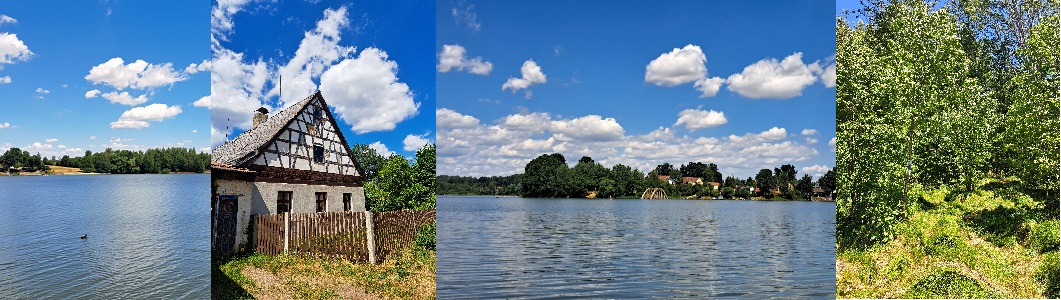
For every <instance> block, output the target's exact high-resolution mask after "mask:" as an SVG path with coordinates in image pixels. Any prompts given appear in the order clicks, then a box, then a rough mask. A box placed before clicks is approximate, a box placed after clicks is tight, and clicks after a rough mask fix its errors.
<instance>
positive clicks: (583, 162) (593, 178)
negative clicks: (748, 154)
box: [436, 153, 836, 200]
mask: <svg viewBox="0 0 1061 300" xmlns="http://www.w3.org/2000/svg"><path fill="white" fill-rule="evenodd" d="M796 173H797V171H796V169H795V167H794V166H792V165H783V166H781V167H779V168H775V169H774V170H773V171H772V170H770V169H762V170H760V171H759V174H758V175H756V177H755V178H752V177H749V178H747V179H740V178H737V177H735V176H726V177H723V175H722V173H721V172H719V171H718V166H717V165H715V164H713V163H708V164H704V163H702V162H689V163H688V164H683V165H680V166H678V167H674V166H673V165H671V164H670V163H663V164H660V165H657V166H656V168H655V169H653V170H652V171H649V172H648V174H645V173H643V172H641V171H639V170H637V169H634V168H631V167H629V166H625V165H623V164H616V165H614V166H612V167H611V168H607V167H604V166H603V165H601V164H600V163H598V162H596V161H594V160H593V158H591V157H588V156H583V157H582V158H581V159H579V161H578V163H576V164H575V166H574V167H568V164H567V161H566V159H565V158H564V156H563V155H562V154H559V153H553V154H542V155H541V156H538V157H537V158H535V159H533V160H531V161H530V162H528V163H527V165H526V166H525V167H524V173H522V174H515V175H511V176H491V177H478V178H475V177H462V176H450V175H439V176H438V178H437V182H438V186H437V189H436V192H437V193H439V194H462V195H467V194H472V195H518V196H523V197H544V198H556V197H571V198H583V197H587V196H589V195H590V194H594V196H596V197H640V196H641V195H642V194H643V193H644V191H645V189H647V188H661V189H663V190H664V191H665V192H666V193H667V195H668V196H669V197H671V198H677V197H683V198H684V197H690V196H696V197H722V198H724V199H750V198H752V197H762V199H776V200H781V199H785V200H797V199H808V198H809V197H810V195H811V194H812V193H813V188H814V186H815V185H816V184H817V185H819V186H820V187H821V188H822V189H823V190H825V191H824V193H823V194H826V195H828V194H829V193H830V192H832V191H833V190H835V187H836V174H835V173H834V172H833V171H829V172H827V173H826V174H825V175H824V176H822V178H819V179H818V181H814V180H813V178H812V177H811V176H810V175H803V177H801V178H799V179H797V178H796ZM661 175H663V176H667V177H669V178H666V177H663V178H661V177H660V176H661ZM682 177H697V178H701V181H702V182H703V183H704V184H689V183H682ZM664 178H666V179H673V180H674V182H668V181H665V180H664ZM708 182H717V183H718V184H719V186H718V188H717V189H716V188H715V186H714V185H711V184H707V183H708ZM756 188H759V190H758V192H756Z"/></svg>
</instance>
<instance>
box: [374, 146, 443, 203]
mask: <svg viewBox="0 0 1061 300" xmlns="http://www.w3.org/2000/svg"><path fill="white" fill-rule="evenodd" d="M414 161H415V163H413V164H412V165H410V164H409V161H406V160H405V158H404V157H402V156H400V155H393V156H391V157H390V158H389V159H388V160H387V161H386V163H385V164H384V165H383V167H382V168H381V169H380V171H379V174H377V175H376V178H375V179H374V180H372V181H369V182H368V183H366V184H365V197H366V198H367V202H368V203H367V204H368V205H367V206H368V209H369V210H371V211H394V210H403V209H418V210H424V209H435V176H434V173H435V145H433V144H431V145H426V146H424V147H423V148H421V149H420V150H418V151H417V152H416V158H415V159H414Z"/></svg>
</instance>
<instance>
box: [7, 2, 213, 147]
mask: <svg viewBox="0 0 1061 300" xmlns="http://www.w3.org/2000/svg"><path fill="white" fill-rule="evenodd" d="M56 6H57V3H54V1H15V2H10V3H5V4H4V5H3V8H2V9H0V99H2V100H0V102H3V107H4V109H0V151H6V150H7V149H8V148H12V147H18V148H21V149H22V150H26V151H29V152H30V153H34V154H35V153H40V154H41V155H44V156H47V157H51V156H58V157H61V156H62V155H64V154H66V155H71V156H82V155H84V153H85V150H91V151H94V152H95V151H102V150H104V149H106V148H113V149H127V150H143V149H148V148H159V147H186V148H187V147H193V148H196V149H199V150H204V151H208V150H209V138H210V137H209V134H210V131H209V123H208V120H209V117H210V112H209V110H207V109H205V108H199V107H195V106H193V105H192V103H193V102H195V101H197V100H199V99H200V98H202V97H204V96H207V95H208V94H209V93H210V75H209V73H206V72H199V71H200V70H199V67H198V66H199V65H200V64H202V62H203V61H204V60H206V59H208V58H209V57H210V51H209V50H210V49H209V46H210V39H209V36H208V35H207V34H206V32H208V31H209V30H210V29H209V28H210V27H209V26H210V25H209V22H210V21H209V20H210V15H209V4H207V3H192V2H186V1H170V2H154V1H151V2H146V1H65V2H63V3H62V9H55V8H56ZM45 12H46V13H45ZM189 67H190V68H189Z"/></svg>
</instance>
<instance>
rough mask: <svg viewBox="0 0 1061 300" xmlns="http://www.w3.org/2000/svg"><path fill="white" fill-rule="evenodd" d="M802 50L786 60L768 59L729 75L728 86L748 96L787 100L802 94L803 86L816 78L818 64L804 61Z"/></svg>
mask: <svg viewBox="0 0 1061 300" xmlns="http://www.w3.org/2000/svg"><path fill="white" fill-rule="evenodd" d="M802 58H803V53H800V52H796V53H794V54H792V55H789V56H788V57H785V59H784V60H782V61H780V62H778V61H777V59H773V58H769V59H763V60H760V61H758V62H756V63H754V64H752V65H750V66H747V67H745V68H744V71H743V72H741V73H739V74H733V75H730V76H729V78H728V79H726V82H727V83H728V84H729V87H728V89H729V90H730V91H733V92H736V93H737V94H740V95H741V96H743V97H745V98H752V99H762V98H771V99H787V98H792V97H796V96H799V95H802V94H803V89H804V88H806V87H807V86H809V85H811V84H812V83H814V81H816V80H817V76H815V71H814V69H820V67H818V66H817V63H815V64H812V65H810V66H808V65H805V64H803V59H802Z"/></svg>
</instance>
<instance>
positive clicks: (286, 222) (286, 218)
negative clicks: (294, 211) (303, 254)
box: [284, 211, 291, 254]
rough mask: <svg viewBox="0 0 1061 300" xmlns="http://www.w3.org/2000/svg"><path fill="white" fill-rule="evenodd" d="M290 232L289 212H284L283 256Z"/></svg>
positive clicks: (285, 252)
mask: <svg viewBox="0 0 1061 300" xmlns="http://www.w3.org/2000/svg"><path fill="white" fill-rule="evenodd" d="M290 232H291V212H289V211H285V212H284V254H287V240H288V239H289V238H290V236H291V235H290Z"/></svg>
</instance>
